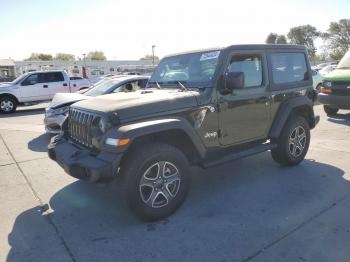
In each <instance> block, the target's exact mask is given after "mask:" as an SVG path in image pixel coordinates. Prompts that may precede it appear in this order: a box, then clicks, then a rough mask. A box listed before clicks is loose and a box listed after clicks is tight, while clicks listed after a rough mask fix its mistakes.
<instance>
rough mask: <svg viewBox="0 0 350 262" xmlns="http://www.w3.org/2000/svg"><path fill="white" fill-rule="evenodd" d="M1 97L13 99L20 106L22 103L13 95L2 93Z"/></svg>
mask: <svg viewBox="0 0 350 262" xmlns="http://www.w3.org/2000/svg"><path fill="white" fill-rule="evenodd" d="M0 97H11V98H12V99H14V100H15V101H16V103H17V104H19V103H20V102H19V101H18V99H17V97H16V96H14V95H13V94H11V93H1V94H0Z"/></svg>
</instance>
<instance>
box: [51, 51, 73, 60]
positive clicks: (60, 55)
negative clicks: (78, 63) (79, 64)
mask: <svg viewBox="0 0 350 262" xmlns="http://www.w3.org/2000/svg"><path fill="white" fill-rule="evenodd" d="M55 60H62V61H74V60H75V56H74V55H71V54H65V53H57V54H56V56H55Z"/></svg>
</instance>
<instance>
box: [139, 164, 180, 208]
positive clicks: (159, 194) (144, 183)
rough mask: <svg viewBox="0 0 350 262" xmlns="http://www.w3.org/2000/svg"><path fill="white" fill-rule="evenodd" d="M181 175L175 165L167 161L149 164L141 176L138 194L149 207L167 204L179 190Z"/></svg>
mask: <svg viewBox="0 0 350 262" xmlns="http://www.w3.org/2000/svg"><path fill="white" fill-rule="evenodd" d="M180 182H181V176H180V173H179V170H178V169H177V167H176V166H175V165H174V164H173V163H171V162H168V161H159V162H157V163H155V164H153V165H151V166H150V167H149V168H148V169H147V170H146V172H144V174H143V175H142V177H141V180H140V186H139V189H140V195H141V199H142V201H143V202H144V203H145V204H146V205H148V206H149V207H151V208H160V207H164V206H166V205H168V204H169V203H170V202H171V200H172V199H173V198H175V197H176V195H177V193H178V192H179V188H180Z"/></svg>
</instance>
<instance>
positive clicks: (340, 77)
mask: <svg viewBox="0 0 350 262" xmlns="http://www.w3.org/2000/svg"><path fill="white" fill-rule="evenodd" d="M324 79H325V80H329V81H350V69H339V68H336V69H334V70H333V71H332V72H329V73H328V74H327V75H326V76H325V77H324Z"/></svg>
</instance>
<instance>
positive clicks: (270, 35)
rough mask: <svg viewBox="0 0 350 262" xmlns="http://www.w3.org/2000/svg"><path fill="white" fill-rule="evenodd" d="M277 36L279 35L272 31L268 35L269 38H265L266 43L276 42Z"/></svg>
mask: <svg viewBox="0 0 350 262" xmlns="http://www.w3.org/2000/svg"><path fill="white" fill-rule="evenodd" d="M277 37H278V35H277V34H275V33H270V34H269V35H268V36H267V38H266V40H265V43H266V44H276V40H277Z"/></svg>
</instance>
